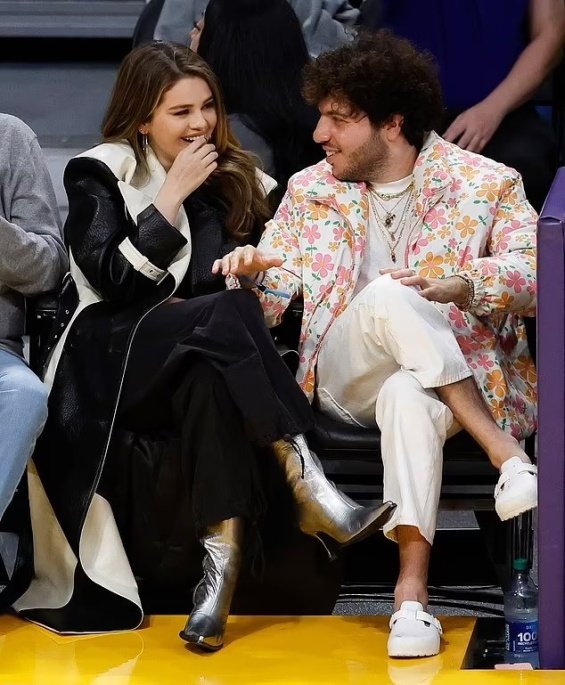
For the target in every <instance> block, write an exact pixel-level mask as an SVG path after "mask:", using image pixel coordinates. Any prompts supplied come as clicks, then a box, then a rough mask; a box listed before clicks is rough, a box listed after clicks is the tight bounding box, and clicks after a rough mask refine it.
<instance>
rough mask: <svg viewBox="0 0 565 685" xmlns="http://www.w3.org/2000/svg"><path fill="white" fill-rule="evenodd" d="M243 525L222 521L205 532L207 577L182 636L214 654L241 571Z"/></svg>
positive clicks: (237, 521) (196, 593) (237, 520)
mask: <svg viewBox="0 0 565 685" xmlns="http://www.w3.org/2000/svg"><path fill="white" fill-rule="evenodd" d="M243 535H244V522H243V519H241V518H232V519H228V520H227V521H221V522H220V523H218V525H216V526H212V527H210V528H209V529H208V531H207V532H206V535H205V536H204V538H202V539H201V543H202V545H203V546H204V549H205V550H206V555H205V557H204V561H203V563H202V566H203V569H204V576H203V578H202V580H201V581H200V582H199V583H198V585H197V586H196V587H195V589H194V605H193V608H192V613H191V615H190V617H189V619H188V621H187V623H186V626H185V627H184V630H182V631H181V632H180V633H179V635H180V637H181V638H182V639H183V640H186V641H187V642H190V643H191V644H193V645H195V646H196V647H199V648H200V649H202V650H205V651H210V652H214V651H216V650H218V649H220V648H221V647H222V646H223V644H224V630H225V627H226V621H227V620H228V615H229V611H230V606H231V601H232V597H233V593H234V590H235V586H236V583H237V577H238V575H239V568H240V566H241V546H242V543H243Z"/></svg>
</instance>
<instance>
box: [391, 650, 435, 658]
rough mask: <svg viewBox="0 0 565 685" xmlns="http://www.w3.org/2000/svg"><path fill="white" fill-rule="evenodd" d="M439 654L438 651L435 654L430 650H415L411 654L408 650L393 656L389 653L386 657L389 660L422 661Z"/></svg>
mask: <svg viewBox="0 0 565 685" xmlns="http://www.w3.org/2000/svg"><path fill="white" fill-rule="evenodd" d="M438 654H439V649H438V651H437V652H435V651H432V650H429V651H428V650H417V651H414V652H411V651H409V650H407V651H403V652H402V653H401V652H395V653H394V654H391V653H390V652H389V654H388V656H389V657H390V658H391V659H418V658H419V659H423V658H425V657H429V656H437V655H438Z"/></svg>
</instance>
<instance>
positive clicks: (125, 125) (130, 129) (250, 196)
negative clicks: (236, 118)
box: [102, 42, 271, 242]
mask: <svg viewBox="0 0 565 685" xmlns="http://www.w3.org/2000/svg"><path fill="white" fill-rule="evenodd" d="M187 76H188V77H197V78H201V79H202V80H204V81H205V82H206V83H207V84H208V86H209V88H210V90H211V91H212V95H213V98H214V103H215V106H216V112H217V117H218V121H217V124H216V128H215V129H214V133H213V135H212V142H213V143H214V145H215V146H216V151H217V152H218V155H219V156H218V159H217V163H218V167H217V169H216V170H215V171H214V172H213V173H212V174H211V175H210V176H209V178H208V179H207V181H206V185H207V187H209V188H210V191H211V192H212V193H213V195H214V196H216V197H217V198H218V200H219V202H220V203H221V205H222V206H223V207H224V208H225V210H226V227H227V229H228V231H229V233H230V234H231V235H232V236H233V237H234V238H236V239H237V240H238V241H240V242H241V241H243V240H244V239H245V238H247V237H248V236H249V235H250V234H251V233H255V232H256V231H258V230H259V231H260V230H262V227H263V224H264V223H265V221H266V220H268V219H269V218H270V215H271V212H270V210H269V207H268V203H267V200H266V199H265V197H264V191H263V189H262V187H261V186H260V183H259V181H258V180H257V175H256V168H255V166H256V165H255V162H254V159H253V157H252V156H251V155H250V154H249V153H248V152H245V151H244V150H242V149H241V147H240V146H239V143H238V142H237V140H236V139H235V138H234V136H233V134H232V132H231V129H230V126H229V122H228V118H227V115H226V110H225V106H224V102H223V100H222V96H221V92H220V87H219V84H218V81H217V79H216V76H215V75H214V73H213V71H212V70H211V69H210V67H209V66H208V65H207V64H206V62H205V61H204V60H203V59H202V58H201V57H199V56H198V55H197V54H196V53H195V52H192V51H191V50H188V49H187V48H186V47H185V46H183V45H180V44H176V43H165V42H153V43H148V44H146V45H142V46H141V47H138V48H135V50H132V51H131V52H130V53H129V54H128V55H127V56H126V57H125V59H124V61H123V62H122V64H121V67H120V70H119V72H118V76H117V79H116V83H115V85H114V89H113V91H112V95H111V98H110V104H109V105H108V110H107V112H106V116H105V117H104V122H103V124H102V135H103V138H104V142H106V143H117V142H124V141H127V142H128V143H129V144H130V145H131V147H132V149H133V151H134V153H135V158H136V160H137V163H138V165H140V166H141V169H142V171H143V173H148V172H149V168H148V165H147V157H146V154H145V150H144V149H143V144H142V136H141V134H140V132H139V127H140V126H141V125H143V124H144V123H146V122H147V121H150V119H151V117H152V116H153V112H154V111H155V109H156V108H157V107H158V105H159V103H160V102H161V100H162V99H163V96H164V94H165V93H166V92H167V91H168V90H169V89H170V88H172V87H173V86H174V85H175V83H177V82H178V81H179V80H180V79H182V78H186V77H187Z"/></svg>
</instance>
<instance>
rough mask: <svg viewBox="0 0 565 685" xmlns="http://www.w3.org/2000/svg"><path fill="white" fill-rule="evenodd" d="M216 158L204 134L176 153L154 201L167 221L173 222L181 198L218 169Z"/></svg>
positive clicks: (182, 199)
mask: <svg viewBox="0 0 565 685" xmlns="http://www.w3.org/2000/svg"><path fill="white" fill-rule="evenodd" d="M217 159H218V153H217V152H216V147H215V146H214V145H212V143H207V142H206V138H204V137H201V138H197V139H196V140H193V141H192V143H190V144H189V145H187V147H185V148H184V149H183V150H181V151H180V152H179V154H178V155H177V156H176V158H175V161H174V162H173V163H172V165H171V168H170V169H169V171H168V172H167V178H166V179H165V182H164V183H163V187H162V188H161V190H160V191H159V193H158V195H157V197H156V198H155V202H154V203H153V204H154V205H155V207H156V208H157V209H158V210H159V211H160V212H161V214H163V216H164V217H165V218H166V219H167V221H169V223H171V224H174V223H175V221H176V218H177V215H178V212H179V209H180V206H181V205H182V203H183V202H184V200H185V199H186V198H187V197H188V196H189V195H190V194H191V193H193V192H194V191H195V190H196V189H197V188H199V187H200V186H201V185H202V184H203V183H204V181H205V180H206V179H207V178H208V176H210V174H211V173H212V172H213V171H214V170H215V169H217V168H218V163H217V161H216V160H217Z"/></svg>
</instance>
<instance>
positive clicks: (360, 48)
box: [303, 30, 443, 149]
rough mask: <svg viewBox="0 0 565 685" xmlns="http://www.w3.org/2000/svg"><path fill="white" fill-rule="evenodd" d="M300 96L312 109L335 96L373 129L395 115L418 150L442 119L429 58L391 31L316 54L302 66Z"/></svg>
mask: <svg viewBox="0 0 565 685" xmlns="http://www.w3.org/2000/svg"><path fill="white" fill-rule="evenodd" d="M303 94H304V97H305V99H306V101H307V102H308V103H309V104H311V105H318V104H319V103H320V102H321V101H322V100H324V99H325V98H326V97H329V96H330V97H333V98H335V99H336V100H338V101H342V102H343V103H344V104H346V105H348V106H349V107H350V108H351V110H352V113H353V112H363V113H364V114H366V115H367V116H368V117H369V120H370V122H371V123H372V124H373V125H374V126H376V127H379V126H382V125H383V124H385V123H386V122H387V121H388V120H389V119H390V117H391V116H393V115H394V114H400V115H401V116H402V117H404V122H403V124H402V133H403V134H404V136H405V138H406V139H407V140H408V142H409V143H410V144H411V145H414V146H415V147H416V148H418V149H420V148H421V147H422V145H423V142H424V137H425V134H426V132H428V131H431V130H432V129H434V128H436V127H437V126H438V125H439V124H440V123H441V120H442V117H443V102H442V96H441V86H440V83H439V78H438V75H437V68H436V65H435V62H434V60H433V58H432V56H431V55H429V54H428V53H426V52H422V51H420V50H418V49H416V48H415V47H414V45H412V43H410V42H409V41H408V40H406V39H404V38H399V37H398V36H395V35H393V34H392V33H391V32H390V31H387V30H381V31H377V32H376V33H362V34H360V35H359V36H358V38H357V39H356V40H355V41H353V42H352V43H348V44H346V45H343V46H341V47H339V48H337V49H336V50H332V51H331V52H326V53H323V54H322V55H320V56H319V57H318V58H317V59H316V60H314V61H313V62H312V63H311V64H309V65H307V66H306V67H305V68H304V87H303Z"/></svg>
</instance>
